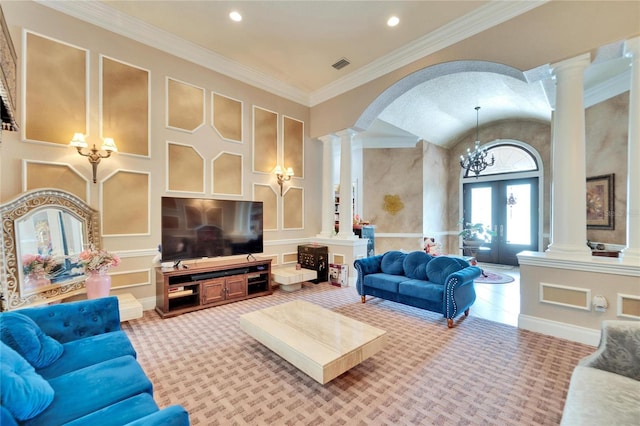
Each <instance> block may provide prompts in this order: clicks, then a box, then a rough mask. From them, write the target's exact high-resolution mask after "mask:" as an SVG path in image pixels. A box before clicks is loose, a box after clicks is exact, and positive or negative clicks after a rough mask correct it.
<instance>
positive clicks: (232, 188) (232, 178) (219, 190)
mask: <svg viewBox="0 0 640 426" xmlns="http://www.w3.org/2000/svg"><path fill="white" fill-rule="evenodd" d="M212 165H213V166H212V169H213V170H212V173H213V193H214V194H231V195H242V155H237V154H231V153H228V152H224V153H222V154H220V155H219V156H218V157H216V158H214V159H213V161H212Z"/></svg>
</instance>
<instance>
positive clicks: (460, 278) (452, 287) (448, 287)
mask: <svg viewBox="0 0 640 426" xmlns="http://www.w3.org/2000/svg"><path fill="white" fill-rule="evenodd" d="M480 274H482V270H481V269H480V268H478V267H477V266H467V267H466V268H463V269H460V270H459V271H456V272H453V273H451V274H449V276H448V277H447V279H446V281H445V283H444V286H445V288H444V301H443V302H444V304H445V310H444V316H445V317H446V318H447V319H453V318H455V317H456V316H457V315H458V314H459V313H460V312H464V311H466V310H467V309H468V308H469V307H470V306H471V305H473V302H475V300H476V291H475V289H474V287H473V280H475V279H476V278H478V277H479V276H480Z"/></svg>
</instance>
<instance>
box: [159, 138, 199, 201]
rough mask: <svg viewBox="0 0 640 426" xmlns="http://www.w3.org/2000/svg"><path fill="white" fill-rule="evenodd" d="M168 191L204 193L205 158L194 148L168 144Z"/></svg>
mask: <svg viewBox="0 0 640 426" xmlns="http://www.w3.org/2000/svg"><path fill="white" fill-rule="evenodd" d="M167 176H168V178H167V191H184V192H198V193H202V192H204V158H202V156H201V155H200V154H199V153H198V151H196V149H195V148H194V147H192V146H188V145H178V144H175V143H171V142H169V143H167Z"/></svg>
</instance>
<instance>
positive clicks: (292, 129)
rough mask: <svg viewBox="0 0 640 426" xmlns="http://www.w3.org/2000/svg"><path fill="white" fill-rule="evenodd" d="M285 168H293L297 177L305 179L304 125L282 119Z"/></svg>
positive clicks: (291, 119)
mask: <svg viewBox="0 0 640 426" xmlns="http://www.w3.org/2000/svg"><path fill="white" fill-rule="evenodd" d="M282 143H283V151H284V154H283V157H284V158H283V160H284V164H283V167H291V168H293V171H294V173H295V176H296V177H299V178H303V177H304V123H303V122H302V121H299V120H296V119H295V118H291V117H287V116H283V117H282Z"/></svg>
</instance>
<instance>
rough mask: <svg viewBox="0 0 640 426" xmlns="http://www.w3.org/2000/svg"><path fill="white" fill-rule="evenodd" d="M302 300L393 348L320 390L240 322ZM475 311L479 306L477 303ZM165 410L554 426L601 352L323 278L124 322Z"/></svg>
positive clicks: (201, 415)
mask: <svg viewBox="0 0 640 426" xmlns="http://www.w3.org/2000/svg"><path fill="white" fill-rule="evenodd" d="M294 298H302V299H305V300H308V301H310V302H312V303H316V304H318V305H321V306H324V307H325V308H328V309H332V310H334V311H336V312H339V313H342V314H344V315H346V316H349V317H351V318H355V319H358V320H360V321H363V322H367V323H369V324H372V325H375V326H377V327H380V328H383V329H385V330H387V332H388V343H387V346H386V348H385V349H383V350H382V351H381V352H379V353H377V354H376V355H374V356H373V357H372V358H369V359H368V360H366V361H364V362H363V363H362V364H360V365H358V366H356V367H355V368H353V369H351V370H349V371H348V372H346V373H344V374H343V375H341V376H339V377H338V378H336V379H334V380H333V381H331V382H329V383H328V384H326V385H324V386H323V385H320V384H319V383H317V382H315V381H314V380H312V379H311V378H309V377H308V376H306V375H305V374H304V373H302V372H300V371H298V370H297V369H296V368H295V367H293V366H292V365H290V364H289V363H287V362H286V361H284V360H282V359H281V358H280V357H278V356H277V355H276V354H274V353H273V352H271V351H270V350H268V349H266V348H265V347H264V346H262V345H261V344H259V343H258V342H256V341H255V340H253V339H252V338H250V337H249V336H247V335H246V334H244V333H243V332H242V331H241V330H240V328H239V326H238V317H239V315H241V314H243V313H246V312H250V311H253V310H256V309H262V308H265V307H268V306H273V305H276V304H280V303H284V302H286V301H289V300H292V299H294ZM472 310H473V307H472ZM123 329H124V330H125V331H126V332H127V334H128V335H129V336H130V338H131V340H132V342H133V344H134V347H135V348H136V350H137V351H138V359H139V361H140V363H141V364H142V366H143V368H144V369H145V371H146V372H147V374H148V375H149V377H150V378H151V380H152V382H153V384H154V390H155V391H154V394H155V399H156V401H157V402H158V404H159V405H160V406H161V407H163V406H167V405H169V404H182V405H183V406H184V407H185V408H186V409H187V410H188V411H189V413H190V416H191V422H192V424H193V425H271V424H273V425H294V424H299V425H317V424H329V425H556V424H558V423H559V422H560V418H561V415H562V408H563V405H564V400H565V397H566V392H567V389H568V386H569V378H570V376H571V372H572V370H573V367H574V366H575V364H576V363H577V361H578V360H579V359H580V358H582V357H584V356H586V355H588V354H589V353H591V352H593V350H594V348H593V347H590V346H586V345H581V344H578V343H573V342H569V341H565V340H561V339H557V338H553V337H549V336H545V335H541V334H537V333H533V332H528V331H523V330H518V329H517V328H514V327H511V326H508V325H503V324H499V323H494V322H491V321H487V320H483V319H480V318H474V317H473V316H469V317H467V318H465V319H462V320H458V321H457V322H456V327H455V328H453V329H448V328H447V326H446V322H445V320H444V319H443V318H442V316H441V315H437V314H434V313H430V312H426V311H423V310H420V309H415V308H410V307H406V306H403V305H400V304H397V303H393V302H388V301H383V300H381V299H376V298H369V299H368V300H367V303H366V304H364V305H363V304H361V303H360V298H359V296H358V295H357V293H356V292H355V289H354V288H353V287H347V288H338V287H332V286H330V285H329V284H326V283H323V284H318V285H311V284H308V285H305V286H304V287H303V288H302V290H300V291H297V292H293V293H285V292H282V291H279V290H278V291H276V292H275V293H274V294H273V295H271V296H266V297H259V298H256V299H251V300H247V301H242V302H237V303H231V304H228V305H224V306H219V307H215V308H210V309H205V310H201V311H197V312H192V313H189V314H184V315H181V316H178V317H175V318H170V319H166V320H162V319H160V318H159V317H158V315H157V314H155V312H153V311H147V312H145V314H144V317H143V318H141V319H138V320H133V321H130V322H128V323H124V324H123Z"/></svg>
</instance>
